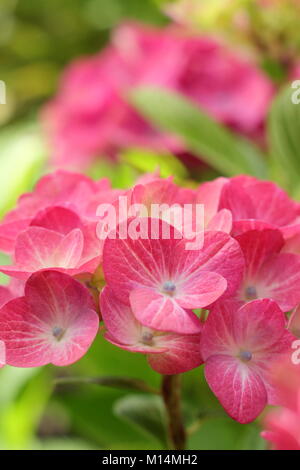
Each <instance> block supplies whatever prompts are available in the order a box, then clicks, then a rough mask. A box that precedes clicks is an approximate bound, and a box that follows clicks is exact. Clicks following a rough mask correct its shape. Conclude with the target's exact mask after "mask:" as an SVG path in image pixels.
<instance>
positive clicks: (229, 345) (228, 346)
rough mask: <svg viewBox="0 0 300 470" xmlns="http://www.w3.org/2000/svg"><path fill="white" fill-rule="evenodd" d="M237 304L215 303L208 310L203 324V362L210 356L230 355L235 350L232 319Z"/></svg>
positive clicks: (232, 302) (234, 302)
mask: <svg viewBox="0 0 300 470" xmlns="http://www.w3.org/2000/svg"><path fill="white" fill-rule="evenodd" d="M239 306H240V303H239V302H236V301H230V300H228V301H226V302H221V301H220V302H217V303H216V304H215V305H214V306H213V308H212V309H211V310H210V312H209V315H208V318H207V320H206V322H205V323H204V327H203V332H202V340H201V353H202V356H203V359H204V361H206V360H207V359H208V358H209V357H210V356H212V355H220V354H221V355H222V354H230V353H232V351H233V350H234V349H235V348H236V345H235V338H234V333H233V331H234V317H235V312H236V311H237V310H238V308H239Z"/></svg>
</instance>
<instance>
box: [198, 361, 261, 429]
mask: <svg viewBox="0 0 300 470" xmlns="http://www.w3.org/2000/svg"><path fill="white" fill-rule="evenodd" d="M205 377H206V380H207V382H208V385H209V386H210V388H211V390H212V391H213V393H214V394H215V395H216V397H217V398H218V399H219V400H220V403H221V405H222V406H223V407H224V409H225V410H226V411H227V413H228V414H229V415H230V416H231V417H232V418H233V419H235V420H236V421H238V422H240V423H250V422H251V421H253V420H254V419H255V418H257V416H258V415H259V414H260V413H261V412H262V410H263V409H264V407H265V405H266V404H267V393H266V389H265V386H264V383H263V382H262V380H261V378H260V377H259V375H258V374H257V373H256V372H255V371H253V370H251V369H250V368H249V367H248V366H247V365H245V364H243V363H242V362H240V361H238V360H236V359H234V358H232V357H230V356H226V355H216V356H211V357H210V358H209V359H208V360H207V362H206V364H205Z"/></svg>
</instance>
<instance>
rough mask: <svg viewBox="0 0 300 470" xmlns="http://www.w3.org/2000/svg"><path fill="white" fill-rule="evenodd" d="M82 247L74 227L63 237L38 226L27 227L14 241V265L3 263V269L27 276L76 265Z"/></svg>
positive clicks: (20, 275) (7, 272)
mask: <svg viewBox="0 0 300 470" xmlns="http://www.w3.org/2000/svg"><path fill="white" fill-rule="evenodd" d="M82 249H83V236H82V233H81V231H80V230H79V229H75V230H73V231H72V232H69V233H68V234H67V235H65V236H63V235H61V234H60V233H57V232H53V231H52V230H48V229H44V228H41V227H30V228H28V229H27V230H25V231H24V232H22V233H21V234H20V235H19V237H18V238H17V241H16V249H15V260H16V265H15V266H2V267H1V270H2V272H4V273H6V274H8V275H12V276H14V275H15V276H16V277H20V278H21V279H22V278H24V276H25V278H26V275H27V276H28V273H31V272H34V271H38V270H40V269H44V268H59V267H61V268H65V269H68V268H75V267H76V265H77V263H78V262H79V260H80V257H81V254H82Z"/></svg>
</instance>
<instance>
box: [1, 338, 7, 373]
mask: <svg viewBox="0 0 300 470" xmlns="http://www.w3.org/2000/svg"><path fill="white" fill-rule="evenodd" d="M5 364H6V350H5V343H4V342H3V341H0V369H1V367H3V366H5Z"/></svg>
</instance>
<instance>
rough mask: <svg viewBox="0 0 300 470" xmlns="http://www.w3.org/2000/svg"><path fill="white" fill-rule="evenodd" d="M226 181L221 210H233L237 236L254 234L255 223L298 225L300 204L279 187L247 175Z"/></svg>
mask: <svg viewBox="0 0 300 470" xmlns="http://www.w3.org/2000/svg"><path fill="white" fill-rule="evenodd" d="M224 180H225V181H224ZM222 181H223V187H222V190H221V192H220V201H219V207H218V208H219V210H220V209H228V210H230V212H231V214H232V217H233V220H234V232H235V233H236V234H237V233H240V232H241V231H246V230H251V224H253V220H257V221H260V222H264V223H265V224H266V227H267V226H273V227H285V226H289V225H293V224H295V223H296V221H297V218H298V215H299V204H297V203H296V202H295V201H293V200H292V199H290V198H289V196H288V195H287V194H286V193H285V192H284V191H283V190H282V189H281V188H280V187H279V186H277V185H276V184H275V183H272V182H270V181H260V180H257V179H256V178H253V177H250V176H244V175H242V176H237V177H234V178H230V179H227V180H226V179H223V180H222ZM252 228H253V227H252Z"/></svg>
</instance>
